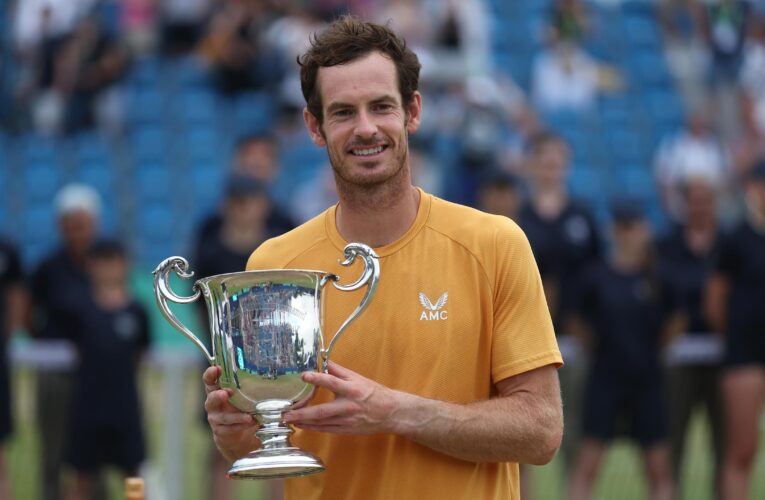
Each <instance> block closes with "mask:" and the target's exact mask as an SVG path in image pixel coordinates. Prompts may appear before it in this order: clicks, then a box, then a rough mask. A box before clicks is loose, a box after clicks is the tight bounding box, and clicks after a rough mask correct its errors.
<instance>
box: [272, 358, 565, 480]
mask: <svg viewBox="0 0 765 500" xmlns="http://www.w3.org/2000/svg"><path fill="white" fill-rule="evenodd" d="M303 378H304V380H305V381H306V382H310V383H312V384H315V385H317V386H318V387H323V388H325V389H328V390H330V391H332V392H333V393H334V394H335V400H334V401H331V402H329V403H324V404H320V405H316V406H309V407H305V408H301V409H297V410H292V411H290V412H287V413H286V414H285V420H286V421H287V422H288V423H291V424H294V425H296V426H297V427H300V428H303V429H307V430H311V431H317V432H332V433H338V434H374V433H380V432H384V433H394V434H398V435H401V436H404V437H407V438H409V439H411V440H413V441H416V442H418V443H420V444H422V445H425V446H427V447H429V448H432V449H434V450H436V451H439V452H441V453H444V454H447V455H450V456H453V457H456V458H459V459H462V460H470V461H475V462H497V461H513V462H520V463H530V464H538V465H541V464H545V463H547V462H549V461H550V460H552V458H553V456H554V455H555V453H556V451H557V450H558V447H559V446H560V441H561V437H562V435H563V411H562V407H561V398H560V386H559V383H558V375H557V372H556V369H555V367H554V366H553V365H547V366H543V367H541V368H537V369H535V370H531V371H528V372H525V373H521V374H519V375H516V376H513V377H509V378H506V379H504V380H501V381H499V382H498V383H497V384H496V387H497V390H498V393H499V395H498V397H495V398H492V399H489V400H486V401H478V402H474V403H469V404H457V403H449V402H444V401H436V400H432V399H427V398H422V397H419V396H415V395H413V394H408V393H404V392H400V391H395V390H392V389H389V388H387V387H384V386H382V385H380V384H378V383H376V382H374V381H372V380H369V379H367V378H364V377H362V376H361V375H359V374H357V373H355V372H353V371H351V370H348V369H346V368H343V367H341V366H339V365H337V364H334V363H330V369H329V373H328V374H323V373H305V374H304V375H303Z"/></svg>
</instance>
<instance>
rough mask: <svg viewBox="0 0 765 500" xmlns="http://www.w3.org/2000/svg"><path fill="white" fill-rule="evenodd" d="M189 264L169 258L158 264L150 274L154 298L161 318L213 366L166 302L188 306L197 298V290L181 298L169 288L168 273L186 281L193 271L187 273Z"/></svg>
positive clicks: (205, 352)
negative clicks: (187, 340)
mask: <svg viewBox="0 0 765 500" xmlns="http://www.w3.org/2000/svg"><path fill="white" fill-rule="evenodd" d="M188 269H189V263H188V261H187V260H186V259H184V258H183V257H177V256H176V257H170V258H167V259H165V260H163V261H162V262H160V263H159V265H158V266H157V268H156V269H155V270H154V272H153V273H152V274H153V275H154V296H155V297H156V299H157V305H158V306H159V310H160V312H161V313H162V316H164V317H165V319H167V321H169V322H170V324H171V325H173V327H175V329H176V330H178V331H179V332H181V333H182V334H183V335H184V336H185V337H186V338H187V339H189V340H190V341H192V342H193V343H194V345H195V346H197V347H198V348H199V350H200V351H202V354H204V355H205V358H206V359H207V361H208V362H209V363H210V364H211V365H213V364H215V358H214V357H213V356H212V355H211V354H210V352H209V351H208V350H207V347H206V346H205V345H204V343H202V341H201V340H199V338H197V336H196V335H194V334H193V333H192V331H191V330H189V329H188V328H186V326H185V325H184V324H183V323H181V322H180V321H179V320H178V318H176V317H175V314H173V312H172V311H171V310H170V308H169V307H168V306H167V300H168V299H169V300H171V301H173V302H175V303H177V304H190V303H192V302H194V301H195V300H197V299H198V298H199V295H200V292H199V290H197V291H196V292H195V293H194V295H191V296H189V297H181V296H179V295H176V294H175V292H173V290H172V289H171V288H170V282H169V280H170V272H174V273H175V274H177V275H178V276H179V277H180V278H183V279H188V278H191V277H192V276H194V272H193V271H189V270H188Z"/></svg>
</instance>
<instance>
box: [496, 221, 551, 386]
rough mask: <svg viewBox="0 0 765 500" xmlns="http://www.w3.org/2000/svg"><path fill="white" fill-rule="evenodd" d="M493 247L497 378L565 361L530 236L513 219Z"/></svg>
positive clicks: (499, 234) (502, 229)
mask: <svg viewBox="0 0 765 500" xmlns="http://www.w3.org/2000/svg"><path fill="white" fill-rule="evenodd" d="M494 251H495V260H494V262H495V269H494V308H493V315H494V328H493V331H492V377H493V380H494V382H495V383H496V382H499V381H500V380H502V379H505V378H507V377H511V376H513V375H518V374H520V373H523V372H526V371H530V370H533V369H535V368H540V367H542V366H545V365H550V364H554V365H556V366H560V365H562V364H563V359H562V358H561V354H560V351H559V350H558V344H557V342H556V340H555V333H554V331H553V325H552V319H551V318H550V311H549V309H548V307H547V301H546V300H545V295H544V290H543V288H542V280H541V279H540V276H539V271H538V269H537V266H536V263H535V261H534V256H533V254H532V252H531V246H530V245H529V242H528V239H527V238H526V235H525V234H524V233H523V232H522V231H521V230H520V228H518V227H517V226H515V224H512V225H508V226H503V227H502V228H501V229H500V230H498V231H497V233H496V237H495V248H494Z"/></svg>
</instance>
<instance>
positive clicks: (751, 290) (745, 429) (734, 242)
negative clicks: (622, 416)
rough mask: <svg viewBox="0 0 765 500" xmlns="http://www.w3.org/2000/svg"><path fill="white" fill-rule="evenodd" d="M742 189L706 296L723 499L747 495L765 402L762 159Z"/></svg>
mask: <svg viewBox="0 0 765 500" xmlns="http://www.w3.org/2000/svg"><path fill="white" fill-rule="evenodd" d="M744 189H745V191H744V195H745V200H746V208H747V211H746V217H745V218H744V219H743V220H742V221H741V222H740V223H739V224H738V226H737V227H736V228H735V229H734V230H733V231H732V232H731V233H730V234H729V235H726V236H725V237H724V238H723V243H722V247H721V250H720V258H719V261H718V264H717V267H716V269H715V272H714V274H713V275H712V277H711V278H710V281H709V284H708V286H707V296H706V307H707V314H708V316H709V319H710V322H711V324H712V325H713V326H714V327H715V329H716V330H717V331H720V332H724V334H725V360H724V364H725V366H724V369H723V373H722V393H723V405H724V411H725V419H726V425H725V431H726V449H725V457H724V458H723V468H722V497H723V498H724V499H725V500H737V499H745V498H748V496H749V495H748V490H749V485H750V478H751V473H752V466H753V464H754V460H755V457H756V456H757V446H758V436H759V431H758V423H759V421H760V415H761V413H762V408H763V403H764V402H765V335H763V332H765V307H763V297H765V258H763V255H765V159H763V160H760V162H759V163H758V164H757V165H755V167H754V168H753V169H752V170H751V171H750V173H749V176H748V178H747V179H746V185H745V186H744Z"/></svg>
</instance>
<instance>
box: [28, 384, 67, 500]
mask: <svg viewBox="0 0 765 500" xmlns="http://www.w3.org/2000/svg"><path fill="white" fill-rule="evenodd" d="M73 386H74V375H73V374H72V373H71V372H68V371H41V372H38V373H37V426H38V428H39V430H40V472H41V481H40V498H41V499H42V500H59V499H60V498H62V492H61V466H62V462H63V459H64V447H65V446H66V437H67V434H68V433H69V414H70V412H71V401H72V388H73Z"/></svg>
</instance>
